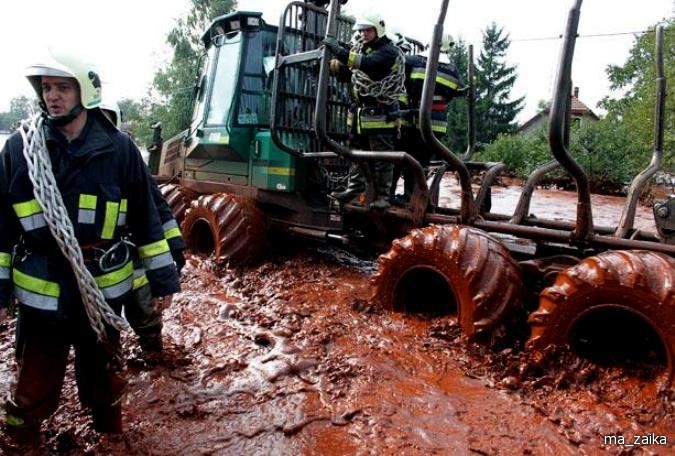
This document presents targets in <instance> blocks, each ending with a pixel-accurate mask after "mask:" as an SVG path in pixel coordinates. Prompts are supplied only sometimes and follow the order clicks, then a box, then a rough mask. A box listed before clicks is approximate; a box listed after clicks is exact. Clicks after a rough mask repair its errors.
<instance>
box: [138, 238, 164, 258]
mask: <svg viewBox="0 0 675 456" xmlns="http://www.w3.org/2000/svg"><path fill="white" fill-rule="evenodd" d="M166 252H169V243H168V242H166V239H162V240H161V241H157V242H153V243H152V244H147V245H142V246H140V247H139V248H138V254H139V255H140V257H141V258H149V257H153V256H156V255H161V254H162V253H166Z"/></svg>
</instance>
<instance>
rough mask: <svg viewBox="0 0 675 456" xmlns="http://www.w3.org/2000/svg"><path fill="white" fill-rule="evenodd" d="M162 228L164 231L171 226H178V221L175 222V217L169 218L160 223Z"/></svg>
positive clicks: (171, 227)
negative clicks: (162, 223)
mask: <svg viewBox="0 0 675 456" xmlns="http://www.w3.org/2000/svg"><path fill="white" fill-rule="evenodd" d="M162 228H163V229H164V231H165V232H166V231H169V230H170V229H173V228H178V222H176V219H171V220H169V221H168V222H166V223H165V224H164V225H162Z"/></svg>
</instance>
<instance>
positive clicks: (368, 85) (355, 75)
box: [351, 43, 406, 105]
mask: <svg viewBox="0 0 675 456" xmlns="http://www.w3.org/2000/svg"><path fill="white" fill-rule="evenodd" d="M362 47H363V45H362V44H361V43H357V44H356V45H355V46H353V47H352V49H351V52H356V53H360V52H361V50H362ZM395 67H396V71H394V72H392V73H391V74H389V75H387V76H386V77H385V78H383V79H381V80H379V81H373V80H372V79H370V77H368V75H367V74H366V73H364V72H363V71H361V70H359V69H354V70H352V84H353V85H354V88H355V89H356V92H357V93H358V95H359V97H373V98H375V99H376V100H377V102H378V103H382V104H386V105H391V104H393V103H395V102H396V101H398V99H399V97H400V96H401V95H405V94H406V90H405V55H404V54H403V51H401V50H400V49H398V56H396V63H395Z"/></svg>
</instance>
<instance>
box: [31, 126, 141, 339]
mask: <svg viewBox="0 0 675 456" xmlns="http://www.w3.org/2000/svg"><path fill="white" fill-rule="evenodd" d="M19 132H20V133H21V138H22V139H23V156H24V157H25V159H26V163H27V165H28V176H29V177H30V180H31V182H32V183H33V195H34V196H35V199H36V200H37V202H38V204H40V207H41V208H42V210H43V212H44V217H45V220H46V221H47V225H48V226H49V231H50V232H51V233H52V236H54V239H56V243H57V244H58V246H59V249H60V250H61V252H62V253H63V255H64V256H65V257H66V259H67V260H68V262H69V263H70V266H71V267H72V268H73V272H74V273H75V278H76V279H77V286H78V288H79V290H80V294H81V295H82V302H83V303H84V308H85V310H86V312H87V318H88V319H89V324H90V325H91V328H92V329H93V330H94V332H95V333H96V337H97V338H98V340H100V341H101V342H106V341H107V337H106V334H105V326H104V323H107V324H108V325H110V326H112V327H113V328H115V329H117V330H118V331H122V330H125V329H127V328H128V327H129V325H128V323H127V322H126V320H125V319H124V318H122V317H120V316H119V315H117V314H116V313H115V312H114V311H113V310H112V309H111V308H110V306H109V305H108V303H107V302H106V300H105V298H104V297H103V293H101V290H100V289H99V287H98V285H97V284H96V280H95V279H94V277H93V276H92V275H91V272H89V270H88V269H87V268H86V266H85V265H84V258H83V256H82V249H81V248H80V245H79V243H78V241H77V238H76V237H75V230H74V229H73V224H72V222H71V221H70V218H69V217H68V212H67V211H66V207H65V205H64V203H63V198H62V197H61V192H60V191H59V189H58V187H57V186H56V179H55V178H54V173H53V172H52V163H51V159H50V157H49V152H48V151H47V147H46V143H45V137H44V127H43V118H42V116H41V115H40V114H37V115H35V116H33V117H32V118H31V119H29V120H23V121H22V122H21V126H20V128H19Z"/></svg>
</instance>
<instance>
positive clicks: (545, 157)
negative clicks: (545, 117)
mask: <svg viewBox="0 0 675 456" xmlns="http://www.w3.org/2000/svg"><path fill="white" fill-rule="evenodd" d="M552 158H553V157H552V156H551V153H550V152H549V147H548V139H547V137H546V131H545V130H544V129H543V128H542V129H541V130H540V131H538V132H536V133H534V134H528V135H504V134H502V135H500V136H499V137H498V138H497V139H496V140H495V141H493V142H492V143H490V144H488V145H487V146H485V148H483V149H481V150H480V152H479V153H478V154H477V159H479V160H484V161H491V162H503V163H505V164H506V165H508V169H507V170H506V172H505V174H506V175H509V176H512V177H520V178H523V179H524V178H526V177H527V176H529V174H530V173H531V172H532V171H533V170H534V169H536V168H537V167H538V166H539V165H542V164H544V163H546V162H548V161H550V160H551V159H552Z"/></svg>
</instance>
